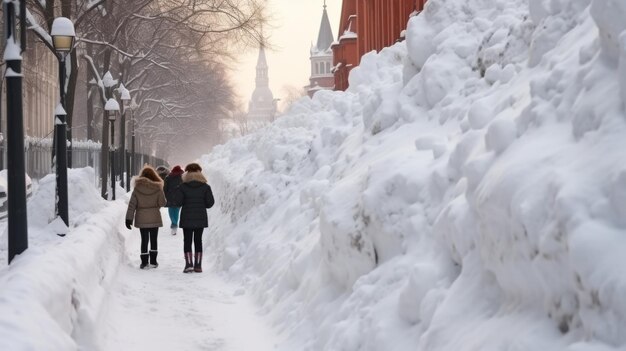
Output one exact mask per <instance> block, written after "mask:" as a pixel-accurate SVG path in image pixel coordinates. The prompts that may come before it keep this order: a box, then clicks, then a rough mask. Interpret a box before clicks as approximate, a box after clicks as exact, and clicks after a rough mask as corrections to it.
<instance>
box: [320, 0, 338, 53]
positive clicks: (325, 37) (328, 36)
mask: <svg viewBox="0 0 626 351" xmlns="http://www.w3.org/2000/svg"><path fill="white" fill-rule="evenodd" d="M333 38H334V37H333V30H332V29H331V27H330V20H329V19H328V13H327V12H326V0H324V10H323V11H322V22H321V23H320V31H319V34H318V36H317V50H318V51H325V50H328V49H329V48H330V46H331V45H332V43H333Z"/></svg>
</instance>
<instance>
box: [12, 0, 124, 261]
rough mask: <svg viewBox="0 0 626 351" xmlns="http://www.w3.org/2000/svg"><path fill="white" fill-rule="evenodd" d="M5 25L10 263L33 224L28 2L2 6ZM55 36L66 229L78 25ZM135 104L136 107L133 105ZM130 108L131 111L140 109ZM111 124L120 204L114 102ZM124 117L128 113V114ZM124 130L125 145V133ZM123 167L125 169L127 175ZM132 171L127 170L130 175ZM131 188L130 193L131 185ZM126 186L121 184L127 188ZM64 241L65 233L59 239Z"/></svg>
mask: <svg viewBox="0 0 626 351" xmlns="http://www.w3.org/2000/svg"><path fill="white" fill-rule="evenodd" d="M17 4H19V6H20V14H21V19H20V23H21V28H20V34H21V45H19V44H18V41H17V39H16V35H17V33H16V32H17V26H16V22H17V21H16V9H15V7H16V6H17ZM3 6H4V8H3V10H4V11H3V12H4V23H5V30H4V32H5V50H4V60H5V62H6V64H7V65H6V73H5V77H6V97H7V99H6V100H7V133H6V134H7V168H8V170H7V172H8V177H7V178H8V179H7V182H8V184H7V185H8V189H9V190H10V192H9V193H7V196H8V232H9V233H8V253H9V263H11V261H12V260H13V259H14V257H15V256H16V255H19V254H21V253H22V252H24V251H25V250H26V249H27V248H28V224H27V211H26V181H25V176H24V175H25V174H26V167H25V160H24V124H23V106H22V78H23V76H22V67H21V63H22V56H21V53H22V52H23V51H24V49H25V33H26V32H25V31H26V28H25V22H26V16H25V14H26V2H25V1H24V0H21V1H20V0H9V1H6V0H5V1H4V2H3ZM50 35H51V36H52V41H53V45H54V50H55V55H56V57H57V59H58V61H59V90H60V92H59V104H58V105H57V108H56V110H55V123H54V136H55V145H54V147H55V150H56V151H55V156H54V164H55V166H56V197H55V214H56V217H57V218H61V220H63V222H64V223H65V225H66V226H69V216H68V191H67V122H66V115H67V114H66V112H65V92H66V73H67V71H66V58H67V55H68V54H69V53H70V52H71V50H72V49H73V47H74V38H75V37H76V33H75V31H74V24H73V23H72V21H71V20H70V19H68V18H65V17H58V18H56V19H55V20H54V22H53V23H52V29H51V33H50ZM119 91H120V99H121V100H122V102H123V106H124V108H126V107H128V105H129V102H130V93H129V92H128V90H127V89H126V88H125V87H124V86H123V85H122V86H120V89H119ZM133 103H134V101H133ZM133 105H135V104H131V106H130V107H131V110H132V109H133V108H135V107H136V105H135V106H133ZM105 111H106V115H107V119H108V121H109V123H110V126H111V142H110V155H111V156H110V157H111V163H110V168H111V191H112V199H113V200H115V170H114V164H115V163H114V145H115V143H114V135H115V129H114V125H115V119H116V116H117V113H118V112H119V111H120V107H119V104H118V103H117V101H116V100H115V99H113V98H112V97H110V98H109V99H108V100H107V102H106V104H105ZM123 112H124V111H123ZM122 123H125V114H124V113H123V114H122ZM123 129H124V127H122V131H121V132H122V139H123V138H124V137H123V135H124V134H123V133H124V132H125V131H124V130H123ZM134 139H135V133H134V123H133V134H132V155H133V164H134V153H135V145H134V144H135V143H134ZM122 150H124V151H123V153H124V159H126V152H125V146H124V144H122ZM123 169H124V166H123V163H122V174H124V173H123V172H124V171H123ZM129 171H130V169H129V170H127V173H128V172H129ZM128 179H129V178H128V176H127V182H126V186H127V189H128V186H129V184H128V183H129V182H128ZM123 185H124V183H123V180H122V186H123ZM59 235H60V236H64V235H65V233H59Z"/></svg>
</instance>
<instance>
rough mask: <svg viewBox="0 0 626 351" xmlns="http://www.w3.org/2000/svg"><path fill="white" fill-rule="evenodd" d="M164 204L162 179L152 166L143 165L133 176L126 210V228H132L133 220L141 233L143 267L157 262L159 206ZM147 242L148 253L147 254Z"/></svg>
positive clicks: (160, 222) (154, 264) (155, 265)
mask: <svg viewBox="0 0 626 351" xmlns="http://www.w3.org/2000/svg"><path fill="white" fill-rule="evenodd" d="M163 206H165V194H164V193H163V180H162V179H161V177H159V175H158V174H157V173H156V171H155V170H154V168H152V167H150V166H145V167H144V168H143V169H142V170H141V173H140V174H139V176H138V177H136V178H135V187H134V189H133V193H132V194H131V196H130V201H128V210H127V211H126V228H128V229H132V225H133V220H134V223H135V227H137V228H139V232H140V233H141V256H140V257H141V265H140V266H139V268H141V269H144V268H146V267H147V266H148V256H149V258H150V267H152V268H156V267H158V266H159V264H158V263H157V260H156V259H157V254H158V246H157V235H158V234H159V227H162V226H163V221H162V220H161V207H163ZM148 242H149V243H150V253H149V254H148Z"/></svg>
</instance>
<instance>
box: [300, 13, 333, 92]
mask: <svg viewBox="0 0 626 351" xmlns="http://www.w3.org/2000/svg"><path fill="white" fill-rule="evenodd" d="M333 38H334V36H333V31H332V28H331V27H330V21H329V20H328V13H327V12H326V2H324V10H323V12H322V22H321V23H320V30H319V34H318V36H317V42H316V44H315V45H311V52H310V54H311V55H310V57H309V60H310V61H311V76H310V77H309V85H308V86H306V87H305V89H306V91H307V94H308V95H309V97H313V95H314V94H315V92H317V91H319V90H332V89H333V88H334V87H335V77H334V75H333V73H332V66H333V50H332V48H331V45H332V44H333Z"/></svg>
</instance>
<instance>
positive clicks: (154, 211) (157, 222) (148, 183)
mask: <svg viewBox="0 0 626 351" xmlns="http://www.w3.org/2000/svg"><path fill="white" fill-rule="evenodd" d="M163 206H165V194H164V193H163V181H161V180H159V181H158V182H155V181H152V180H150V179H148V178H145V177H137V178H136V179H135V188H134V189H133V193H132V195H131V196H130V201H129V202H128V210H127V211H126V220H131V221H132V220H133V219H134V221H133V225H134V226H135V227H137V228H156V227H162V226H163V221H162V220H161V210H160V209H161V207H163Z"/></svg>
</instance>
